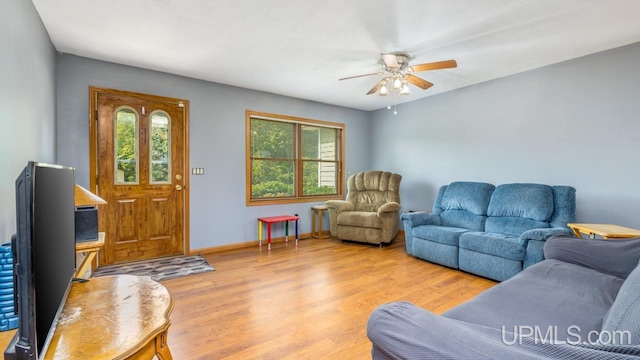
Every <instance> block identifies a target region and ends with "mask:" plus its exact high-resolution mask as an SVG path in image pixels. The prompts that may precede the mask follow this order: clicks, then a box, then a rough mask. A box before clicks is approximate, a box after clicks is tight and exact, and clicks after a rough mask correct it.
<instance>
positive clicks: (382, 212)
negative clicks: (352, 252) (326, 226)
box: [325, 170, 402, 245]
mask: <svg viewBox="0 0 640 360" xmlns="http://www.w3.org/2000/svg"><path fill="white" fill-rule="evenodd" d="M400 180H402V176H400V175H399V174H393V173H390V172H385V171H375V170H372V171H364V172H361V173H357V174H354V175H351V176H350V177H349V179H348V181H347V198H346V200H329V201H327V202H325V205H326V206H327V209H328V211H329V223H330V225H331V227H330V228H331V236H333V237H337V238H339V239H341V240H350V241H358V242H364V243H369V244H380V245H382V244H383V243H390V242H391V240H393V238H395V236H396V235H397V233H398V224H399V214H398V213H399V211H400V192H399V191H400Z"/></svg>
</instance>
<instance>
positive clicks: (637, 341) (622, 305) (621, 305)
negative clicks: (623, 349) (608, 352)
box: [602, 264, 640, 345]
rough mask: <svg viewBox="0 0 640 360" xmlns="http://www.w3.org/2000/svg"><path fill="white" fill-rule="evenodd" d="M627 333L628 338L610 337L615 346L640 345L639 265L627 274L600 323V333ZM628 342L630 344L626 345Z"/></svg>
mask: <svg viewBox="0 0 640 360" xmlns="http://www.w3.org/2000/svg"><path fill="white" fill-rule="evenodd" d="M618 331H624V332H628V334H629V337H628V338H625V337H618V338H617V339H616V336H612V337H611V338H612V340H614V341H618V342H617V343H616V344H617V345H631V344H633V345H640V264H638V266H636V268H635V269H634V270H633V271H632V272H631V274H629V277H627V280H625V282H624V284H622V287H621V288H620V291H619V292H618V296H617V297H616V300H615V302H614V303H613V305H612V306H611V309H609V311H608V312H607V314H606V316H605V317H604V321H603V323H602V332H603V333H604V332H607V334H609V335H611V334H614V332H618ZM629 340H630V343H628V342H629Z"/></svg>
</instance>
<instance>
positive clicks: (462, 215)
mask: <svg viewBox="0 0 640 360" xmlns="http://www.w3.org/2000/svg"><path fill="white" fill-rule="evenodd" d="M486 220H487V217H486V216H484V215H476V214H474V213H472V212H469V211H466V210H448V211H443V212H441V213H440V222H441V223H442V225H443V226H450V227H458V228H465V229H467V230H476V231H482V230H484V224H485V221H486Z"/></svg>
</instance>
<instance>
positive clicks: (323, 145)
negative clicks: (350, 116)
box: [247, 111, 344, 205]
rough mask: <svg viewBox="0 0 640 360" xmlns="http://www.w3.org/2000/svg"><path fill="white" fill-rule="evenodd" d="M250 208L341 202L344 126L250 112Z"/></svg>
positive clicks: (248, 200)
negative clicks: (258, 205) (279, 204)
mask: <svg viewBox="0 0 640 360" xmlns="http://www.w3.org/2000/svg"><path fill="white" fill-rule="evenodd" d="M247 131H248V133H247V204H248V205H255V204H264V203H265V202H269V203H287V202H299V201H318V200H324V199H329V198H340V197H341V196H342V188H343V186H342V183H341V178H342V177H341V176H340V174H341V166H342V153H341V151H342V149H343V143H342V142H343V141H344V140H343V139H344V138H343V132H344V125H343V124H338V123H329V122H321V121H317V120H308V119H300V118H292V117H287V116H281V115H274V114H264V113H256V112H252V111H247Z"/></svg>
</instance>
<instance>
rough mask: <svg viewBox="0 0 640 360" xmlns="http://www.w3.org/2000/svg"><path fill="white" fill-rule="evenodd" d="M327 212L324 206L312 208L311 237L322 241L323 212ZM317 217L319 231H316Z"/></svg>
mask: <svg viewBox="0 0 640 360" xmlns="http://www.w3.org/2000/svg"><path fill="white" fill-rule="evenodd" d="M324 210H327V207H326V206H324V205H316V206H312V207H311V237H312V238H316V239H318V240H322V211H324ZM316 216H318V229H316Z"/></svg>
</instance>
